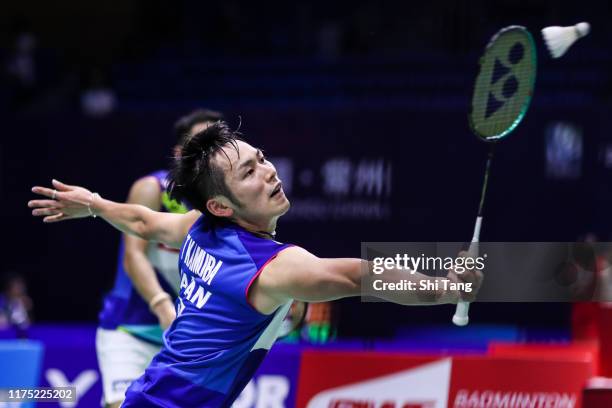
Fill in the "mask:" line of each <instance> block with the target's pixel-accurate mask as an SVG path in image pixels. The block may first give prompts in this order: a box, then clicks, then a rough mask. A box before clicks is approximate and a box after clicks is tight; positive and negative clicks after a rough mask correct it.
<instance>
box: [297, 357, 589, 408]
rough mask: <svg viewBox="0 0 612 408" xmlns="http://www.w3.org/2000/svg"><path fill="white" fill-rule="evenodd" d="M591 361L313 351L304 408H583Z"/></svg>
mask: <svg viewBox="0 0 612 408" xmlns="http://www.w3.org/2000/svg"><path fill="white" fill-rule="evenodd" d="M592 372H593V366H592V362H589V361H584V360H565V361H564V360H563V359H562V357H560V358H559V360H557V361H554V360H551V359H550V358H549V359H547V360H537V359H525V358H522V359H512V358H503V357H487V356H474V357H452V358H451V357H433V356H427V357H425V356H414V355H408V354H396V353H393V354H391V353H347V352H319V351H307V352H304V353H303V355H302V365H301V373H300V384H299V387H298V397H297V407H299V408H446V407H453V408H532V407H533V408H544V407H546V408H549V407H551V408H552V407H554V408H565V407H567V408H579V407H581V403H582V400H581V398H582V395H581V394H582V388H583V387H584V384H585V382H586V380H587V379H588V378H589V377H590V376H591V375H592Z"/></svg>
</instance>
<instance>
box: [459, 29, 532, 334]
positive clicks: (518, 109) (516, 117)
mask: <svg viewBox="0 0 612 408" xmlns="http://www.w3.org/2000/svg"><path fill="white" fill-rule="evenodd" d="M479 64H480V70H479V72H478V76H477V77H476V82H475V84H474V94H473V95H472V103H471V106H470V112H469V123H470V128H471V129H472V131H473V132H474V133H475V134H476V136H478V137H479V138H480V139H481V140H484V141H486V142H491V145H490V150H489V156H488V159H487V164H486V166H485V174H484V180H483V183H482V192H481V195H480V204H479V206H478V216H477V217H476V225H475V226H474V235H473V237H472V243H471V244H470V248H469V250H468V256H470V257H476V256H478V241H479V239H480V227H481V225H482V210H483V207H484V201H485V196H486V192H487V184H488V181H489V170H490V168H491V162H492V160H493V148H494V146H495V144H494V142H496V141H498V140H500V139H502V138H504V137H506V136H508V135H509V134H510V133H511V132H512V131H513V130H514V129H515V128H516V127H517V126H518V124H519V123H520V122H521V120H522V119H523V117H524V116H525V113H527V108H529V103H530V102H531V97H532V96H533V88H534V85H535V78H536V68H537V57H536V49H535V44H534V41H533V37H532V36H531V34H530V33H529V31H527V29H526V28H525V27H521V26H509V27H506V28H504V29H502V30H500V31H499V32H497V33H496V34H495V35H494V36H493V38H491V41H489V44H487V47H486V49H485V52H484V54H483V56H482V57H481V58H480V61H479ZM469 308H470V304H469V303H468V302H464V301H459V303H458V304H457V309H456V311H455V315H454V316H453V323H455V324H456V325H458V326H465V325H466V324H468V321H469V317H468V311H469Z"/></svg>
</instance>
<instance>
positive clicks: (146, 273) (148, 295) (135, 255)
mask: <svg viewBox="0 0 612 408" xmlns="http://www.w3.org/2000/svg"><path fill="white" fill-rule="evenodd" d="M123 266H124V268H125V271H126V273H127V275H128V276H129V278H130V279H131V280H132V284H133V285H134V287H135V288H136V291H137V292H138V293H139V294H140V296H141V297H142V298H143V299H144V300H145V302H147V303H149V302H150V301H151V299H152V298H153V297H154V296H155V295H157V294H158V293H160V292H163V291H164V289H163V288H162V287H161V285H160V284H159V281H158V280H157V275H156V274H155V269H153V266H152V265H151V263H150V262H149V260H148V259H147V256H146V254H145V253H143V252H141V251H126V252H125V258H124V262H123Z"/></svg>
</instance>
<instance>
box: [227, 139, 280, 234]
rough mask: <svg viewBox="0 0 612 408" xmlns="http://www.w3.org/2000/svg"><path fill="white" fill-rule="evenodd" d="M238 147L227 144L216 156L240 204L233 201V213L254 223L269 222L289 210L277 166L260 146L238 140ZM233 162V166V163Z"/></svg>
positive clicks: (264, 223) (263, 223)
mask: <svg viewBox="0 0 612 408" xmlns="http://www.w3.org/2000/svg"><path fill="white" fill-rule="evenodd" d="M237 145H238V151H236V149H234V148H233V147H231V146H226V147H224V149H223V150H224V151H225V153H227V156H228V157H229V159H230V160H229V161H228V160H227V158H226V157H225V155H224V154H222V153H221V154H217V155H216V157H215V160H216V161H217V164H218V165H220V166H221V167H222V168H223V170H224V172H225V182H226V183H227V186H228V187H229V189H230V190H231V191H232V193H233V194H234V196H235V198H236V199H237V200H238V202H239V203H240V204H241V205H239V206H238V205H232V206H231V207H232V209H233V211H234V217H239V218H242V219H244V220H247V221H249V222H252V223H256V224H262V225H267V224H268V223H269V222H270V220H272V219H275V218H278V217H280V216H281V215H283V214H285V213H286V212H287V210H289V206H290V204H289V200H288V199H287V197H285V193H284V191H283V188H282V184H281V181H280V179H279V178H278V174H277V173H276V168H275V167H274V165H273V164H272V163H270V162H269V161H268V160H266V158H265V157H264V155H263V153H262V151H261V150H259V149H256V148H254V147H253V146H251V145H249V144H248V143H245V142H242V141H238V142H237ZM230 164H231V166H230Z"/></svg>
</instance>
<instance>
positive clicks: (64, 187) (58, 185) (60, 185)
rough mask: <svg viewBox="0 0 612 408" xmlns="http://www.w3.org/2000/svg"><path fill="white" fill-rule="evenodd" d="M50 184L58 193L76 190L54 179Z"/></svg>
mask: <svg viewBox="0 0 612 408" xmlns="http://www.w3.org/2000/svg"><path fill="white" fill-rule="evenodd" d="M51 183H52V184H53V187H55V188H56V189H58V190H59V191H70V190H74V189H75V188H76V186H71V185H68V184H64V183H62V182H61V181H59V180H56V179H53V180H51Z"/></svg>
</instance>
